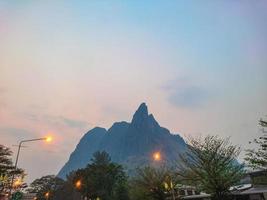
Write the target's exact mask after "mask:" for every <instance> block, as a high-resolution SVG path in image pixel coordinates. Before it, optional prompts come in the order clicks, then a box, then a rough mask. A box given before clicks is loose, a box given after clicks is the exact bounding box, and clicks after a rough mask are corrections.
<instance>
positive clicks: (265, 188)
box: [240, 185, 267, 195]
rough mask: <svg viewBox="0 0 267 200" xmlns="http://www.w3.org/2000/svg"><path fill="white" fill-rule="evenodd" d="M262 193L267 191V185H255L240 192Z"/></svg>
mask: <svg viewBox="0 0 267 200" xmlns="http://www.w3.org/2000/svg"><path fill="white" fill-rule="evenodd" d="M260 193H267V185H262V186H255V187H252V188H250V189H248V190H245V191H243V192H241V193H240V194H241V195H246V194H260Z"/></svg>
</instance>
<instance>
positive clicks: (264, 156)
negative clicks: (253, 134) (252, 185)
mask: <svg viewBox="0 0 267 200" xmlns="http://www.w3.org/2000/svg"><path fill="white" fill-rule="evenodd" d="M259 125H260V126H261V127H262V133H263V135H262V136H260V137H259V138H257V139H254V141H253V143H254V144H256V145H258V148H256V149H248V150H247V153H246V158H245V160H246V161H247V162H248V165H249V166H250V167H252V168H254V169H263V170H267V134H266V133H267V131H266V130H264V129H265V128H267V121H265V120H260V121H259ZM250 143H251V142H250Z"/></svg>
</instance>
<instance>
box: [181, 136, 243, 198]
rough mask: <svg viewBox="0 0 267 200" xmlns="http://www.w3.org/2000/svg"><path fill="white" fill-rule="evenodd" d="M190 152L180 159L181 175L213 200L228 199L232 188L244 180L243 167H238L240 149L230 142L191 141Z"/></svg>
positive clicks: (207, 138)
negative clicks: (208, 194)
mask: <svg viewBox="0 0 267 200" xmlns="http://www.w3.org/2000/svg"><path fill="white" fill-rule="evenodd" d="M188 149H189V150H188V151H187V152H186V153H185V154H183V155H181V156H180V157H181V163H180V165H179V172H178V174H179V175H180V176H181V177H182V178H183V180H185V181H187V183H188V182H189V183H191V184H196V186H198V187H200V189H201V190H202V191H205V192H207V193H210V194H211V195H212V198H213V199H214V200H225V199H227V198H228V194H229V188H230V187H231V186H233V185H235V184H237V183H238V182H239V181H240V179H241V177H242V176H243V165H240V164H238V163H237V160H236V159H237V157H238V155H239V153H240V148H239V147H237V146H235V145H232V144H231V143H230V140H229V138H228V139H221V138H219V137H218V136H207V137H205V138H204V139H201V138H198V139H194V138H191V139H190V140H189V142H188Z"/></svg>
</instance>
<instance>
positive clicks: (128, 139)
mask: <svg viewBox="0 0 267 200" xmlns="http://www.w3.org/2000/svg"><path fill="white" fill-rule="evenodd" d="M103 150H105V151H106V152H108V153H109V155H110V156H111V159H112V161H114V162H118V163H120V164H122V165H124V166H125V167H126V169H128V170H132V169H134V168H136V167H137V166H144V165H148V164H153V162H154V161H153V157H152V155H153V153H154V152H160V153H161V156H162V160H161V162H164V163H165V164H167V165H169V166H171V165H173V164H174V163H175V162H176V161H177V160H178V157H179V153H183V152H184V151H185V150H186V143H185V142H184V140H183V138H182V137H181V136H179V135H177V134H171V133H170V131H169V130H168V129H166V128H163V127H161V126H160V125H159V123H158V122H157V121H156V120H155V118H154V116H153V115H152V114H148V109H147V106H146V104H145V103H142V104H141V105H140V106H139V108H138V109H137V111H136V112H135V114H134V116H133V119H132V121H131V122H130V123H128V122H125V121H122V122H115V123H114V124H113V125H112V126H111V128H109V129H108V130H106V129H104V128H101V127H95V128H93V129H92V130H90V131H88V132H87V133H86V134H85V135H84V136H83V137H82V138H81V140H80V142H79V144H78V145H77V146H76V149H75V150H74V151H73V153H72V154H71V155H70V158H69V160H68V162H67V163H66V164H65V165H64V166H63V168H62V169H61V170H60V172H59V174H58V176H59V177H62V178H65V177H66V175H67V174H68V173H70V172H71V171H73V170H76V169H78V168H83V167H85V166H86V165H87V164H88V163H89V162H90V159H91V158H92V155H93V153H94V152H96V151H103Z"/></svg>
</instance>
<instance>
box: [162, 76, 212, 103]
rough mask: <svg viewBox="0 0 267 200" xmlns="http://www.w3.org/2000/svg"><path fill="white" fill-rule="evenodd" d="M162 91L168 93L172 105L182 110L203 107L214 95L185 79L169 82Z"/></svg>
mask: <svg viewBox="0 0 267 200" xmlns="http://www.w3.org/2000/svg"><path fill="white" fill-rule="evenodd" d="M162 89H163V90H164V91H166V92H167V93H168V101H169V102H170V103H171V104H172V105H174V106H177V107H184V108H200V107H203V106H205V105H206V104H207V103H208V102H209V101H211V99H212V98H213V95H214V94H212V92H211V90H210V89H208V88H207V87H204V86H197V85H195V84H193V83H191V82H190V81H188V80H186V79H185V78H182V79H178V80H175V81H170V82H168V83H167V84H166V85H164V86H163V87H162Z"/></svg>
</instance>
